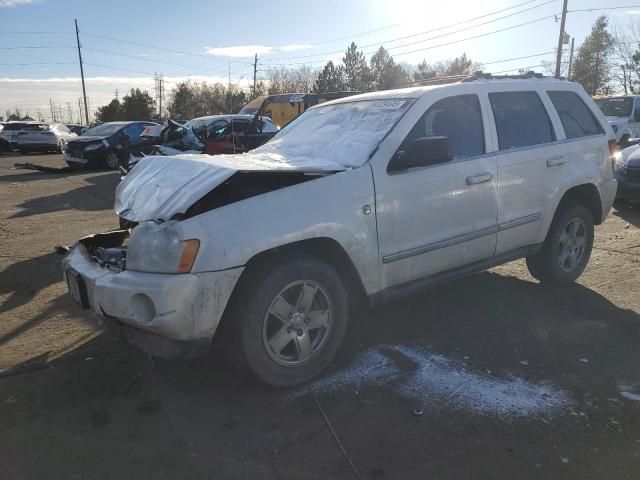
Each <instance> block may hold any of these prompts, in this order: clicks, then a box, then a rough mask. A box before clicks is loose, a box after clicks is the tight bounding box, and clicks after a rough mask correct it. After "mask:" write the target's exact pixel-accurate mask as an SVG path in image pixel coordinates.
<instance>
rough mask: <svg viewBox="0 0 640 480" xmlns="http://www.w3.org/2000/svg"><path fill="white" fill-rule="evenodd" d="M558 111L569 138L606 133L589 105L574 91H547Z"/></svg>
mask: <svg viewBox="0 0 640 480" xmlns="http://www.w3.org/2000/svg"><path fill="white" fill-rule="evenodd" d="M547 94H548V95H549V98H550V99H551V102H552V103H553V106H554V107H555V108H556V111H557V112H558V116H559V117H560V122H562V127H563V128H564V133H565V135H566V136H567V138H580V137H588V136H589V135H599V134H601V133H604V130H603V129H602V126H601V125H600V123H598V120H596V117H595V116H594V115H593V113H592V112H591V110H590V109H589V107H587V105H585V103H584V102H583V101H582V99H581V98H580V97H579V96H578V95H577V94H576V93H574V92H547Z"/></svg>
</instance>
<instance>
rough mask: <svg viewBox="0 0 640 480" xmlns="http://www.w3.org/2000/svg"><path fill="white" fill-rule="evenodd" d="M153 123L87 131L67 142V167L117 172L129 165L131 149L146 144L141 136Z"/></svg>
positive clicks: (108, 125)
mask: <svg viewBox="0 0 640 480" xmlns="http://www.w3.org/2000/svg"><path fill="white" fill-rule="evenodd" d="M149 126H158V124H157V123H153V122H108V123H102V124H100V125H97V126H95V127H93V128H90V129H89V130H87V131H86V132H84V133H83V134H82V135H80V136H78V137H74V138H73V139H70V140H69V141H68V142H67V143H66V145H65V149H64V159H65V161H66V162H67V164H68V165H70V166H82V167H98V168H104V167H107V168H110V169H117V168H118V167H119V166H120V164H121V163H124V162H128V160H129V154H130V152H131V149H135V148H137V147H139V146H140V145H141V144H142V143H143V142H144V141H145V140H144V137H141V136H140V134H141V133H142V132H143V131H144V129H145V128H146V127H149Z"/></svg>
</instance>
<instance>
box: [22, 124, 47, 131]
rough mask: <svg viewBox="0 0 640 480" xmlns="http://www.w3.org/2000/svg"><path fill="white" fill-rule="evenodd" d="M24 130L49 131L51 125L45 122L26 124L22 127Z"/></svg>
mask: <svg viewBox="0 0 640 480" xmlns="http://www.w3.org/2000/svg"><path fill="white" fill-rule="evenodd" d="M22 131H23V132H48V131H49V125H46V124H44V123H36V124H30V125H25V126H24V127H23V128H22Z"/></svg>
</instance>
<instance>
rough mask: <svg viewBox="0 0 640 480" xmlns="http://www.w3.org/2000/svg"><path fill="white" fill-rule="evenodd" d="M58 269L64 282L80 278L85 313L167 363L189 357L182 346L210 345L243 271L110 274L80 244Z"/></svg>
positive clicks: (71, 251)
mask: <svg viewBox="0 0 640 480" xmlns="http://www.w3.org/2000/svg"><path fill="white" fill-rule="evenodd" d="M62 265H63V269H64V276H65V280H67V276H68V275H74V274H75V275H76V276H79V277H80V278H81V281H82V283H83V287H84V289H85V292H86V300H87V304H88V305H86V306H87V307H89V308H91V309H92V310H93V311H94V312H96V313H98V314H99V315H102V316H103V317H105V318H106V319H107V320H106V323H107V325H109V324H110V323H111V324H112V325H115V326H116V327H118V329H116V330H119V331H120V334H121V335H120V336H122V337H124V338H125V339H126V340H127V341H129V342H130V343H132V344H134V345H136V346H138V347H140V348H141V349H142V350H144V351H147V353H151V354H154V355H157V356H161V357H165V358H166V357H169V356H180V357H184V356H190V355H185V354H184V351H183V348H182V347H179V348H178V347H177V346H178V345H182V346H184V345H186V344H185V343H184V342H187V343H190V344H191V345H192V346H193V345H199V346H200V347H201V346H202V344H203V343H207V344H208V342H209V341H210V340H211V338H212V337H213V334H214V333H215V331H216V328H217V327H218V324H219V322H220V319H221V318H222V314H223V313H224V310H225V308H226V305H227V302H228V300H229V298H230V296H231V293H232V292H233V289H234V287H235V285H236V283H237V281H238V278H240V274H241V273H242V271H243V270H244V267H239V268H234V269H230V270H224V271H221V272H204V273H191V274H175V275H174V274H158V273H143V272H133V271H128V270H125V271H122V272H119V271H112V270H109V269H108V268H107V267H104V266H100V265H98V263H96V262H95V261H94V260H92V259H91V258H90V256H89V253H88V250H87V249H86V248H85V246H83V245H82V244H76V245H75V246H74V247H73V248H72V249H71V250H70V252H69V253H68V254H67V256H66V257H65V258H64V260H63V262H62ZM123 332H126V333H123ZM143 338H146V339H147V340H148V341H146V343H145V341H144V340H142V339H143ZM158 339H160V340H162V339H164V340H166V342H163V341H158ZM176 342H177V343H176ZM152 344H155V345H156V347H157V348H154V347H153V345H152ZM167 345H170V346H171V345H172V346H171V347H169V348H167ZM198 349H200V348H199V347H198ZM172 351H173V352H174V353H175V355H171V352H172Z"/></svg>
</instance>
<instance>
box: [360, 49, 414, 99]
mask: <svg viewBox="0 0 640 480" xmlns="http://www.w3.org/2000/svg"><path fill="white" fill-rule="evenodd" d="M369 64H370V69H369V70H370V79H371V87H372V88H373V89H374V90H387V89H390V88H395V87H398V86H400V85H402V84H403V83H405V82H407V81H408V80H409V76H408V75H407V72H405V70H404V68H402V66H401V65H398V64H397V63H395V61H394V60H393V57H392V56H391V55H389V53H388V52H387V51H386V50H385V49H384V47H382V46H381V47H380V48H379V49H378V51H377V52H376V53H374V54H373V56H372V57H371V62H370V63H369Z"/></svg>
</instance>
